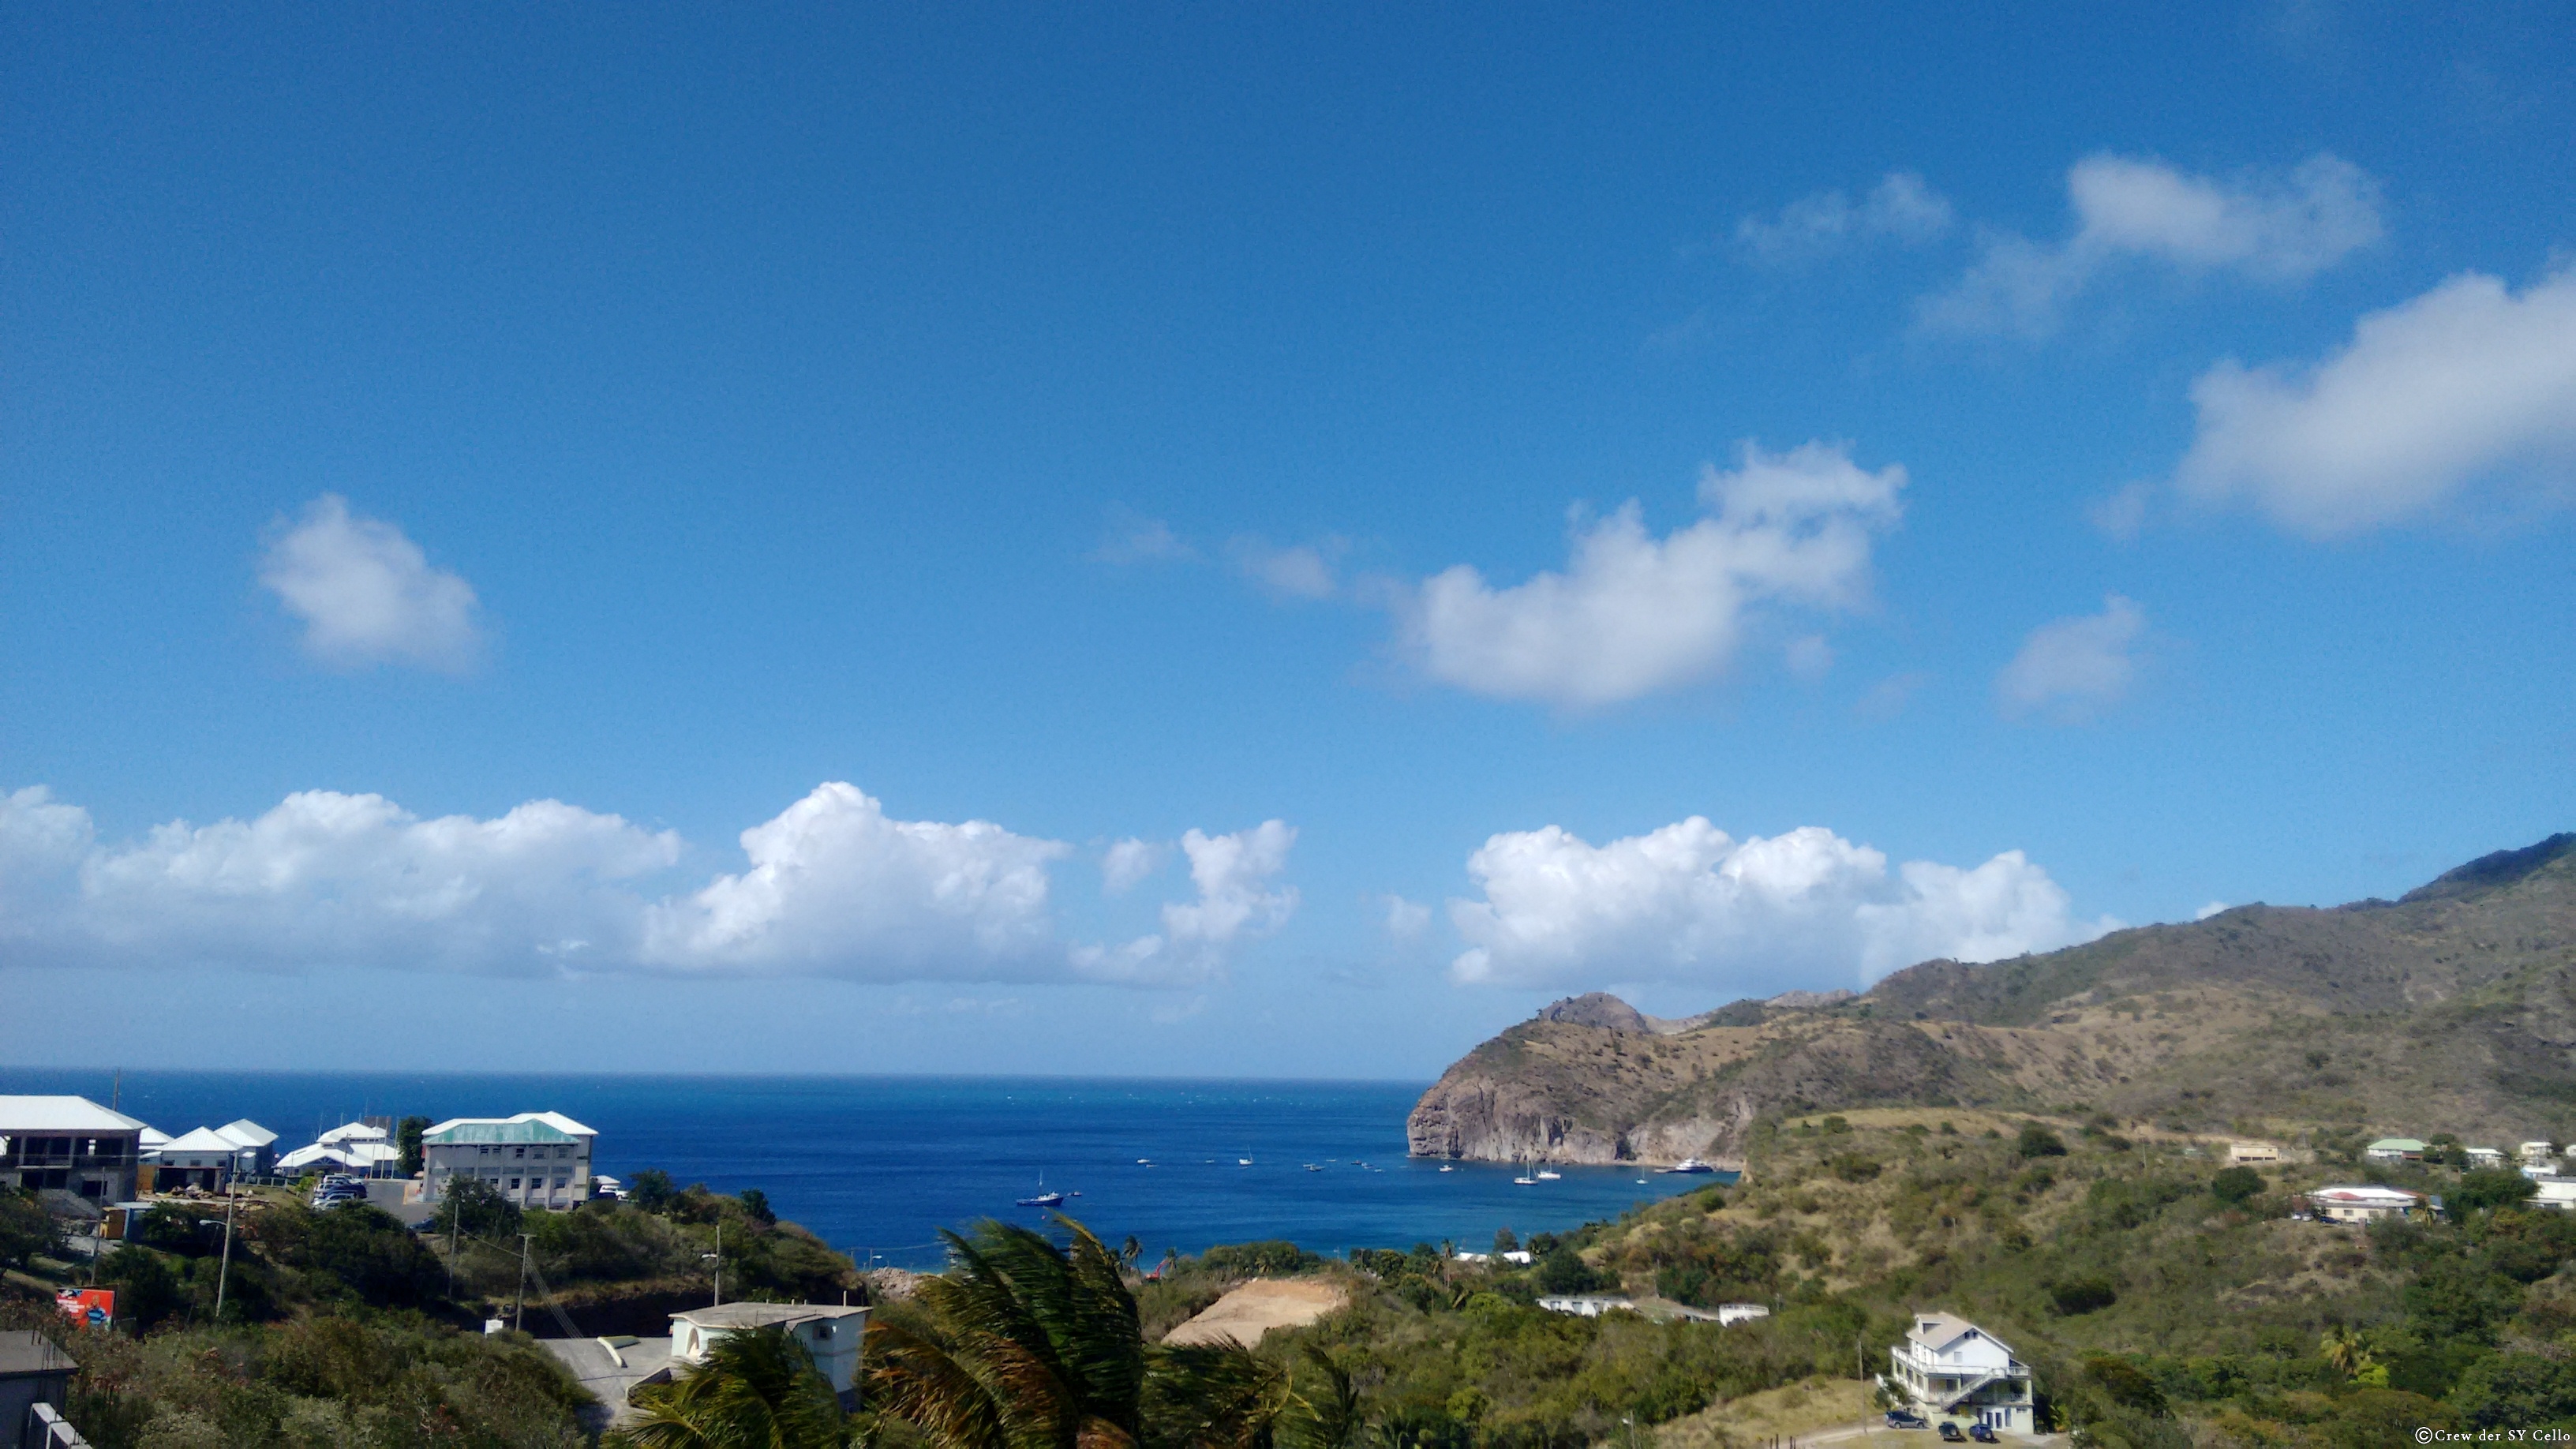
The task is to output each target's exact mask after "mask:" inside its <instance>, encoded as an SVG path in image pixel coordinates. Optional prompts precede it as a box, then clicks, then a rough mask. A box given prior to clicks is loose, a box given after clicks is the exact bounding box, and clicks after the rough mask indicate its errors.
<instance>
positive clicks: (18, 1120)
mask: <svg viewBox="0 0 2576 1449" xmlns="http://www.w3.org/2000/svg"><path fill="white" fill-rule="evenodd" d="M142 1130H143V1124H142V1123H141V1122H139V1121H136V1120H135V1119H134V1118H132V1117H128V1116H126V1115H125V1114H124V1113H122V1112H111V1111H109V1110H107V1109H106V1108H105V1107H102V1106H100V1105H99V1104H97V1103H96V1102H93V1101H91V1100H90V1099H89V1098H87V1097H0V1137H5V1136H8V1135H9V1134H11V1133H16V1132H140V1131H142Z"/></svg>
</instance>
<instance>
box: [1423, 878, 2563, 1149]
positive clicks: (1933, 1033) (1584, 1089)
mask: <svg viewBox="0 0 2576 1449" xmlns="http://www.w3.org/2000/svg"><path fill="white" fill-rule="evenodd" d="M1890 1105H1925V1106H1971V1105H1975V1106H1992V1107H2006V1108H2016V1109H2024V1110H2036V1109H2039V1108H2043V1107H2045V1108H2052V1109H2059V1110H2063V1109H2064V1108H2066V1107H2069V1106H2077V1105H2080V1106H2082V1107H2083V1108H2084V1109H2085V1110H2087V1111H2096V1110H2099V1111H2109V1112H2113V1113H2116V1114H2118V1115H2121V1116H2124V1117H2136V1118H2154V1119H2156V1120H2158V1121H2163V1122H2166V1123H2168V1124H2169V1125H2175V1126H2178V1127H2181V1128H2183V1129H2184V1130H2208V1131H2225V1130H2229V1129H2230V1128H2231V1127H2232V1126H2234V1125H2235V1124H2237V1123H2239V1122H2241V1121H2243V1120H2245V1119H2247V1118H2249V1117H2251V1118H2263V1119H2270V1120H2273V1121H2278V1122H2300V1123H2313V1124H2326V1125H2328V1126H2329V1127H2333V1128H2350V1129H2355V1130H2359V1129H2364V1128H2369V1129H2378V1128H2386V1129H2388V1130H2391V1131H2394V1130H2398V1129H2401V1128H2402V1129H2404V1130H2405V1132H2406V1134H2407V1135H2411V1136H2425V1135H2428V1134H2430V1133H2433V1132H2438V1131H2450V1132H2456V1133H2459V1134H2461V1135H2463V1136H2468V1137H2472V1138H2473V1139H2477V1140H2486V1139H2492V1140H2495V1141H2501V1142H2508V1143H2509V1142H2512V1141H2519V1140H2522V1139H2524V1138H2529V1137H2534V1136H2547V1137H2551V1138H2553V1139H2559V1140H2564V1139H2566V1138H2568V1137H2570V1136H2576V835H2557V836H2552V837H2551V838H2550V839H2548V840H2545V841H2542V842H2540V843H2539V844H2537V845H2534V846H2530V847H2527V848H2525V849H2522V850H2514V851H2499V852H2497V853H2496V854H2494V855H2490V856H2486V857H2483V858H2481V859H2479V860H2477V861H2473V862H2471V863H2469V864H2468V865H2464V866H2462V867H2460V868H2459V869H2457V870H2454V871H2451V872H2449V873H2447V874H2445V875H2443V876H2442V877H2441V878H2439V879H2438V880H2435V881H2433V882H2431V883H2430V884H2427V885H2426V886H2424V887H2422V888H2420V889H2418V890H2415V891H2411V892H2409V893H2408V894H2407V895H2406V896H2405V897H2404V898H2403V899H2401V900H2398V901H2394V902H2391V901H2379V900H2371V901H2361V902H2357V903H2355V904H2352V905H2348V906H2339V907H2334V908H2331V909H2314V908H2307V907H2274V906H2262V905H2254V906H2241V907H2238V908H2236V909H2234V910H2230V911H2226V912H2223V913H2221V914H2219V915H2217V916H2213V917H2211V918H2210V919H2209V920H2206V921H2198V922H2193V923H2190V924H2186V925H2170V926H2147V927H2142V928H2139V929H2136V930H2129V931H2120V932H2115V933H2113V934H2112V935H2109V936H2106V937H2103V938H2102V939H2101V940H2099V941H2095V942H2092V943H2090V944H2088V945H2084V946H2077V947H2072V948H2069V949H2067V950H2064V951H2054V952H2050V953H2048V954H2046V955H2042V956H2025V957H2020V958H2016V959H2014V960H2010V961H2001V962H1996V963H1993V964H1991V965H1983V966H1969V965H1963V964H1961V963H1958V962H1955V961H1929V962H1925V963H1923V964H1922V965H1919V966H1914V967H1910V968H1908V969H1906V970H1904V971H1900V972H1898V973H1896V974H1895V975H1893V976H1890V977H1888V978H1887V979H1886V980H1884V981H1881V982H1880V983H1879V984H1878V985H1877V986H1876V987H1875V988H1873V989H1872V990H1871V991H1869V992H1868V993H1867V994H1865V995H1854V994H1852V993H1850V992H1825V993H1815V992H1790V993H1786V994H1784V995H1781V996H1777V997H1773V998H1771V999H1769V1000H1767V1001H1739V1002H1736V1003H1734V1004H1732V1005H1729V1006H1725V1007H1721V1008H1719V1009H1717V1010H1715V1011H1712V1012H1709V1013H1706V1014H1705V1015H1702V1016H1697V1017H1692V1018H1688V1019H1686V1020H1682V1021H1663V1020H1658V1019H1657V1018H1654V1017H1650V1016H1646V1015H1645V1014H1643V1013H1641V1012H1639V1011H1637V1010H1636V1009H1635V1008H1634V1007H1632V1006H1630V1005H1629V1004H1628V1003H1626V1002H1624V1001H1621V1000H1619V999H1618V998H1617V997H1615V996H1608V995H1604V994H1601V993H1597V992H1596V993H1593V994H1590V995H1586V996H1578V997H1572V998H1568V999H1567V1000H1564V1001H1559V1002H1557V1003H1555V1004H1553V1005H1551V1006H1549V1007H1548V1008H1546V1009H1545V1010H1543V1011H1541V1012H1540V1013H1539V1014H1538V1015H1537V1016H1536V1017H1534V1018H1532V1019H1531V1020H1529V1021H1526V1022H1523V1023H1521V1024H1520V1025H1518V1026H1515V1027H1513V1028H1511V1029H1510V1030H1508V1031H1505V1032H1504V1033H1503V1034H1502V1035H1500V1036H1497V1037H1495V1038H1494V1039H1493V1040H1491V1041H1488V1042H1486V1043H1484V1044H1483V1045H1482V1046H1479V1047H1477V1048H1476V1049H1475V1050H1474V1051H1472V1052H1470V1053H1468V1054H1467V1056H1465V1057H1464V1058H1462V1059H1460V1060H1459V1061H1458V1062H1457V1063H1456V1064H1455V1065H1453V1066H1452V1067H1450V1068H1449V1070H1448V1071H1447V1072H1446V1073H1444V1074H1443V1075H1442V1076H1441V1078H1440V1080H1439V1081H1438V1082H1437V1083H1435V1084H1434V1085H1433V1086H1432V1088H1431V1090H1430V1091H1428V1092H1426V1093H1424V1094H1423V1096H1422V1100H1421V1101H1420V1102H1419V1103H1418V1104H1417V1105H1416V1106H1415V1107H1414V1109H1413V1113H1412V1116H1411V1117H1410V1118H1409V1119H1408V1121H1407V1123H1406V1135H1407V1138H1408V1140H1409V1142H1410V1144H1411V1147H1412V1150H1413V1152H1414V1153H1415V1154H1416V1155H1418V1156H1427V1157H1460V1158H1475V1159H1480V1160H1486V1161H1498V1162H1510V1161H1528V1162H1573V1163H1614V1162H1636V1163H1670V1162H1675V1161H1678V1160H1680V1159H1682V1158H1685V1157H1698V1158H1703V1159H1706V1160H1709V1161H1712V1162H1717V1163H1719V1164H1721V1165H1727V1164H1729V1163H1731V1162H1733V1161H1735V1160H1738V1159H1740V1157H1741V1155H1742V1152H1743V1148H1744V1145H1745V1144H1746V1142H1747V1141H1748V1140H1749V1138H1750V1135H1751V1133H1752V1132H1753V1130H1754V1128H1755V1124H1756V1123H1757V1122H1759V1121H1760V1120H1761V1119H1762V1118H1764V1117H1765V1116H1767V1115H1774V1114H1779V1113H1795V1112H1812V1111H1815V1110H1819V1109H1825V1108H1835V1107H1863V1106H1890Z"/></svg>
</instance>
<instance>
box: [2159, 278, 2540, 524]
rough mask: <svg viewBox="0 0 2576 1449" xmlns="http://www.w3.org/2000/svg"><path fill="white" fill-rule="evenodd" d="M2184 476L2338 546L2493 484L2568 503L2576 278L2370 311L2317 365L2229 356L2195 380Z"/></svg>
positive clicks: (2462, 281) (2445, 293)
mask: <svg viewBox="0 0 2576 1449" xmlns="http://www.w3.org/2000/svg"><path fill="white" fill-rule="evenodd" d="M2192 401H2193V403H2194V404H2195V405H2196V406H2197V407H2198V409H2199V414H2200V427H2199V432H2198V435H2197V436H2196V437H2195V438H2194V439H2193V441H2192V445H2191V450H2190V452H2189V453H2187V454H2186V455H2184V458H2183V460H2182V464H2181V466H2180V468H2179V469H2177V471H2176V482H2177V483H2178V484H2179V485H2180V486H2181V488H2182V490H2183V491H2184V492H2185V493H2187V494H2189V495H2191V496H2193V497H2196V498H2199V499H2202V500H2204V501H2208V502H2223V501H2228V500H2239V499H2241V500H2244V501H2246V502H2250V503H2252V504H2253V505H2255V506H2256V507H2258V508H2260V509H2262V510H2263V511H2264V512H2266V513H2268V514H2270V515H2271V516H2272V518H2273V519H2274V520H2275V521H2276V522H2278V523H2280V524H2281V525H2282V526H2283V527H2285V528H2288V529H2291V530H2293V531H2296V532H2298V533H2302V534H2307V535H2310V536H2312V537H2330V536H2334V535H2339V534H2349V533H2353V532H2357V531H2360V530H2363V529H2369V528H2375V527H2380V526H2383V525H2387V524H2391V523H2397V522H2401V521H2403V520H2406V519H2409V518H2417V517H2422V516H2424V515H2427V514H2431V513H2435V512H2437V511H2439V510H2441V509H2442V508H2444V507H2446V506H2447V505H2450V504H2451V503H2453V502H2454V501H2456V500H2457V499H2458V498H2459V497H2460V496H2461V495H2462V493H2463V492H2464V491H2465V490H2467V489H2469V488H2470V487H2471V486H2472V485H2475V484H2477V483H2479V482H2481V481H2487V480H2494V481H2498V482H2502V483H2506V484H2509V485H2511V484H2519V485H2523V486H2525V487H2527V488H2529V489H2530V490H2532V491H2533V492H2534V493H2535V494H2536V495H2537V496H2539V497H2541V498H2544V499H2545V498H2551V497H2554V498H2557V499H2560V500H2564V499H2565V498H2566V497H2567V496H2568V495H2569V493H2570V490H2571V484H2576V270H2565V271H2560V272H2557V273H2555V274H2554V275H2552V276H2550V277H2548V278H2546V279H2544V280H2542V281H2540V282H2538V283H2536V284H2534V285H2532V286H2530V287H2526V288H2525V289H2524V290H2523V291H2522V293H2521V295H2519V296H2516V295H2515V294H2514V293H2513V292H2512V291H2510V290H2509V289H2508V288H2507V287H2506V286H2505V284H2504V283H2503V282H2502V281H2500V280H2498V279H2497V278H2494V277H2489V276H2481V275H2478V274H2476V273H2468V274H2465V275H2462V276H2457V277H2453V278H2451V279H2450V280H2448V281H2446V282H2444V283H2442V284H2441V285H2440V286H2438V287H2435V288H2434V289H2433V290H2431V291H2429V292H2426V293H2425V294H2423V295H2422V296H2419V297H2415V298H2411V299H2409V300H2408V301H2405V302H2402V303H2399V304H2398V305H2396V306H2394V307H2390V308H2388V309H2386V310H2384V311H2379V312H2373V313H2370V314H2369V315H2367V316H2365V317H2363V318H2362V319H2361V320H2360V321H2359V322H2358V323H2357V324H2355V325H2354V327H2353V335H2352V340H2351V341H2350V342H2349V343H2347V344H2345V345H2344V346H2343V347H2342V348H2340V349H2338V350H2337V351H2335V352H2334V353H2332V354H2330V355H2329V356H2327V357H2326V358H2324V359H2323V360H2322V361H2320V362H2317V363H2315V364H2313V365H2311V366H2307V367H2289V366H2283V365H2273V366H2268V367H2259V368H2248V367H2245V366H2244V365H2242V364H2240V363H2238V362H2235V361H2233V360H2230V361H2226V362H2221V363H2220V364H2218V365H2217V366H2216V367H2213V368H2211V369H2210V370H2209V371H2208V372H2205V373H2203V374H2202V375H2201V376H2200V378H2199V380H2198V381H2196V382H2194V383H2193V384H2192Z"/></svg>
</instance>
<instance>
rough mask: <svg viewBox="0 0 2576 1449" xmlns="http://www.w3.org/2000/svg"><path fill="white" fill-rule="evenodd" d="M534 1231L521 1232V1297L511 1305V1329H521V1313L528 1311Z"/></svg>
mask: <svg viewBox="0 0 2576 1449" xmlns="http://www.w3.org/2000/svg"><path fill="white" fill-rule="evenodd" d="M536 1237H537V1235H536V1234H534V1233H521V1234H519V1299H518V1301H517V1302H516V1303H514V1304H512V1305H511V1306H510V1331H511V1332H512V1333H516V1332H518V1331H519V1318H520V1315H522V1314H524V1313H526V1312H527V1311H528V1245H529V1244H530V1243H532V1242H535V1241H536Z"/></svg>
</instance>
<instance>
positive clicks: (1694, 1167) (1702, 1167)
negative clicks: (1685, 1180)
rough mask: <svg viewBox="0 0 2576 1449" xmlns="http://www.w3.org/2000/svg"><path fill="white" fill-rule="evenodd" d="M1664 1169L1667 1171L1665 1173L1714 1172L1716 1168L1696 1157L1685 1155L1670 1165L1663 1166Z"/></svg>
mask: <svg viewBox="0 0 2576 1449" xmlns="http://www.w3.org/2000/svg"><path fill="white" fill-rule="evenodd" d="M1664 1171H1665V1172H1667V1173H1675V1172H1715V1171H1717V1169H1716V1168H1714V1167H1711V1166H1709V1165H1708V1164H1707V1163H1705V1162H1702V1161H1700V1160H1699V1159H1698V1158H1696V1157H1685V1158H1683V1159H1682V1160H1681V1161H1679V1162H1676V1163H1674V1164H1673V1165H1672V1166H1670V1167H1667V1168H1665V1169H1664Z"/></svg>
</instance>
